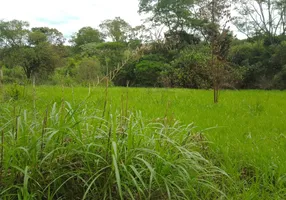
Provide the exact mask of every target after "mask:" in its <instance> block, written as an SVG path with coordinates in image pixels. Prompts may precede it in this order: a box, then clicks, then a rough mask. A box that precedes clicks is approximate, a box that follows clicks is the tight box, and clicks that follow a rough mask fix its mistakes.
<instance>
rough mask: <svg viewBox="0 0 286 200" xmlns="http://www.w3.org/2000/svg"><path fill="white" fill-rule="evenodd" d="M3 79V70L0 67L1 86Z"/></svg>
mask: <svg viewBox="0 0 286 200" xmlns="http://www.w3.org/2000/svg"><path fill="white" fill-rule="evenodd" d="M2 81H3V70H2V68H1V67H0V87H2Z"/></svg>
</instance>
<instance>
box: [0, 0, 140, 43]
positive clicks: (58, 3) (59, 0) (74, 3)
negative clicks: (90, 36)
mask: <svg viewBox="0 0 286 200" xmlns="http://www.w3.org/2000/svg"><path fill="white" fill-rule="evenodd" d="M137 11H138V0H2V1H1V7H0V19H4V20H7V21H8V20H13V19H17V20H23V21H28V22H29V23H30V27H42V26H47V27H50V28H56V29H58V30H59V31H61V32H62V33H63V34H64V36H65V37H68V38H69V37H70V36H71V35H72V34H73V33H75V32H77V31H78V30H79V29H81V28H82V27H85V26H91V27H94V28H98V26H99V24H100V23H101V22H102V21H104V20H106V19H114V18H115V17H119V16H120V17H121V18H122V19H124V20H125V21H126V22H128V23H129V24H130V25H131V26H137V25H140V24H141V23H142V22H141V17H140V16H139V14H138V12H137Z"/></svg>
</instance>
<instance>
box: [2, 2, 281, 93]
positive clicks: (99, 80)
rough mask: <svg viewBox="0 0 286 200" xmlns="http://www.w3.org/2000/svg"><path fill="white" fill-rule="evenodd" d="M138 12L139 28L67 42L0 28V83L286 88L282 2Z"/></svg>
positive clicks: (46, 33) (14, 26) (155, 5)
mask: <svg viewBox="0 0 286 200" xmlns="http://www.w3.org/2000/svg"><path fill="white" fill-rule="evenodd" d="M138 12H139V13H140V14H142V16H148V17H146V19H145V20H144V23H142V24H141V25H138V26H136V27H132V26H131V25H130V24H129V23H128V22H127V21H125V20H124V19H122V18H120V17H116V18H114V19H107V20H105V21H103V22H102V23H101V24H99V26H98V28H93V27H82V28H81V29H80V30H78V31H77V32H76V33H74V34H73V35H72V36H71V38H69V39H68V38H65V37H64V36H63V34H62V33H61V32H60V31H59V30H57V29H54V28H50V27H30V25H29V22H26V21H21V20H12V21H7V20H1V21H0V79H1V83H4V84H5V83H15V82H16V83H19V84H25V83H28V82H31V81H34V82H35V83H36V84H52V85H55V84H59V85H67V86H71V85H85V86H86V85H100V84H104V80H105V79H109V80H110V81H111V82H112V84H114V85H116V86H126V85H130V86H134V87H183V88H202V89H207V88H217V89H218V88H228V89H285V88H286V65H285V64H286V36H285V30H286V2H285V1H284V0H265V1H260V0H248V1H247V0H239V1H235V2H231V1H230V0H203V1H202V0H172V1H170V0H140V1H139V10H138ZM234 27H236V29H237V30H239V32H240V34H244V35H245V36H246V37H245V38H246V39H238V37H237V36H236V35H235V34H234V33H233V31H232V30H233V28H234Z"/></svg>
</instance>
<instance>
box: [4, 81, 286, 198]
mask: <svg viewBox="0 0 286 200" xmlns="http://www.w3.org/2000/svg"><path fill="white" fill-rule="evenodd" d="M1 91H2V92H1V107H0V132H1V141H2V142H1V171H0V172H1V174H0V177H1V180H0V196H1V198H2V199H286V162H285V160H286V153H285V151H286V123H285V119H286V101H285V99H286V93H285V92H282V91H254V90H253V91H221V92H220V98H219V101H220V102H219V103H218V104H213V102H212V91H210V90H209V91H208V90H186V89H145V88H144V89H143V88H142V89H140V88H108V90H106V89H105V88H78V87H77V88H64V87H46V86H45V87H44V86H41V87H36V88H32V87H23V86H17V87H16V86H5V87H3V88H2V89H1Z"/></svg>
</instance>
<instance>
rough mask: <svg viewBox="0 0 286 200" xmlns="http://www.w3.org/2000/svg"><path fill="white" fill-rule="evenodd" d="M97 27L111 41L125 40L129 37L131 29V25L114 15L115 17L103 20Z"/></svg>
mask: <svg viewBox="0 0 286 200" xmlns="http://www.w3.org/2000/svg"><path fill="white" fill-rule="evenodd" d="M99 27H100V28H101V30H102V32H103V34H104V35H105V36H106V37H108V38H110V39H111V40H112V41H113V42H126V41H127V39H128V38H129V37H130V34H131V30H132V28H131V26H130V25H129V24H128V23H127V22H126V21H124V20H123V19H121V18H120V17H115V19H112V20H110V19H108V20H105V21H103V22H102V23H101V24H100V25H99Z"/></svg>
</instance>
